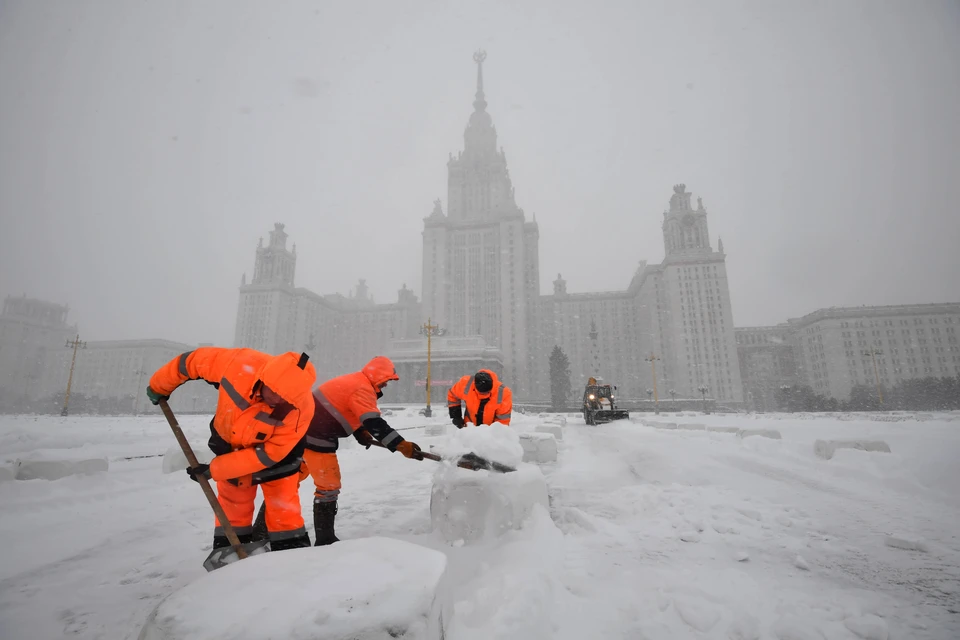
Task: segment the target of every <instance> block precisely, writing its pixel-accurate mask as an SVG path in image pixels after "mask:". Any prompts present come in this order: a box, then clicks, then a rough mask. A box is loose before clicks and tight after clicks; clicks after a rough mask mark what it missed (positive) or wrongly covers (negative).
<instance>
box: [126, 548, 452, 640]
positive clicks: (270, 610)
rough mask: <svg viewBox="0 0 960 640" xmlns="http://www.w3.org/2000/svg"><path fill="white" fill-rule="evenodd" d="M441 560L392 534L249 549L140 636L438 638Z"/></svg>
mask: <svg viewBox="0 0 960 640" xmlns="http://www.w3.org/2000/svg"><path fill="white" fill-rule="evenodd" d="M446 564H447V558H446V556H445V555H444V554H442V553H440V552H439V551H434V550H432V549H427V548H426V547H421V546H419V545H415V544H411V543H409V542H403V541H400V540H394V539H391V538H360V539H357V540H344V541H341V542H338V543H337V544H334V545H330V546H326V547H309V548H306V549H291V550H288V551H280V552H276V553H265V554H262V555H257V556H251V557H249V558H247V559H246V560H241V561H239V562H235V563H233V564H229V565H227V566H225V567H223V568H222V569H218V570H216V571H212V572H210V573H207V574H205V575H202V576H201V577H200V578H198V579H197V580H196V581H194V582H192V583H190V584H188V585H187V586H185V587H183V588H182V589H180V590H179V591H175V592H174V593H172V594H170V595H169V596H168V597H167V598H166V599H164V600H163V601H161V602H160V604H159V605H157V608H156V609H154V611H153V612H152V613H151V614H150V616H149V617H148V618H147V621H146V623H145V624H144V626H143V629H142V630H141V632H140V640H174V639H176V640H201V639H203V640H213V639H214V638H223V639H226V638H237V639H238V640H242V639H250V640H253V639H260V638H324V639H325V640H346V639H348V638H349V639H351V640H354V639H357V640H373V639H374V638H376V639H380V638H411V639H413V638H425V639H427V638H430V639H436V638H442V637H443V631H442V628H441V627H442V622H441V620H440V604H441V603H440V602H439V601H438V598H437V589H438V586H439V584H440V580H441V578H442V577H443V574H444V571H445V570H446Z"/></svg>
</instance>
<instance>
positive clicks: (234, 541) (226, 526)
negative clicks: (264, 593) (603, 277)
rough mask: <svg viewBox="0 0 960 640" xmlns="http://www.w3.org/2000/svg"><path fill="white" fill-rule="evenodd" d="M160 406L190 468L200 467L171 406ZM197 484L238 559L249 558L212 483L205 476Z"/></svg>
mask: <svg viewBox="0 0 960 640" xmlns="http://www.w3.org/2000/svg"><path fill="white" fill-rule="evenodd" d="M159 404H160V410H161V411H163V415H164V417H165V418H166V419H167V422H168V423H169V424H170V429H172V430H173V436H174V437H175V438H176V439H177V443H179V445H180V448H181V449H183V455H185V456H186V457H187V462H189V463H190V467H191V468H193V467H197V466H199V465H200V461H199V460H197V456H196V455H194V453H193V448H191V447H190V443H189V442H188V441H187V436H185V435H184V434H183V429H181V428H180V425H179V424H178V423H177V418H176V416H174V415H173V411H172V410H171V409H170V405H168V404H167V401H166V400H161V401H160V403H159ZM197 482H198V483H199V484H200V488H201V489H203V495H205V496H207V502H209V503H210V507H211V508H212V509H213V512H214V513H215V514H216V516H217V520H219V521H220V526H221V527H222V528H223V533H224V535H226V536H227V540H228V541H229V542H230V546H232V547H233V550H234V551H236V552H237V557H238V558H240V559H241V560H243V559H244V558H246V557H247V550H246V549H244V548H243V545H241V544H240V538H238V537H237V532H236V531H234V530H233V525H231V524H230V521H229V520H228V519H227V514H226V513H224V511H223V506H222V505H221V504H220V501H219V500H217V494H216V493H214V492H213V487H211V486H210V481H209V480H207V478H206V477H205V476H197Z"/></svg>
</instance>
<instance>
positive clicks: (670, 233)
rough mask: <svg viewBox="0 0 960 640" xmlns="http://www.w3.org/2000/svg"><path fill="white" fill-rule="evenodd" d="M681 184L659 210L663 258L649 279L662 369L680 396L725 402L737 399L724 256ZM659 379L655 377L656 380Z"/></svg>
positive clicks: (737, 375)
mask: <svg viewBox="0 0 960 640" xmlns="http://www.w3.org/2000/svg"><path fill="white" fill-rule="evenodd" d="M690 199H691V194H690V192H689V191H687V187H686V185H684V184H678V185H676V186H674V188H673V195H672V196H671V197H670V205H669V208H668V209H667V210H666V211H664V213H663V225H662V228H663V245H664V254H665V257H664V261H663V264H662V265H661V266H660V269H658V271H657V273H656V274H655V275H653V276H652V279H653V280H654V281H655V282H656V285H657V296H658V299H657V305H656V308H657V315H656V317H655V318H654V323H655V325H656V326H657V327H658V332H659V335H660V341H659V342H660V349H661V352H662V353H661V357H662V358H663V366H662V367H661V368H662V369H663V371H664V372H665V373H666V374H667V375H669V376H670V380H669V381H667V384H669V385H671V386H672V387H673V388H675V389H676V390H677V391H678V392H680V393H682V394H684V396H686V397H695V396H696V395H698V392H697V388H698V387H699V386H700V385H706V386H707V387H708V388H709V389H710V391H709V392H708V395H709V396H710V397H712V398H716V399H717V400H718V401H723V402H728V403H731V404H736V403H740V402H742V401H743V385H742V384H741V379H740V364H739V360H738V357H737V343H736V336H735V334H734V331H733V312H732V306H731V302H730V286H729V281H728V279H727V268H726V255H725V254H724V253H723V244H722V243H720V244H719V245H718V247H717V250H716V251H714V249H713V248H712V245H711V242H710V231H709V228H708V226H707V210H706V208H704V206H703V200H702V199H701V198H697V206H696V208H694V207H693V206H691V204H690ZM662 382H663V381H661V383H662Z"/></svg>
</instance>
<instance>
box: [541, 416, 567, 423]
mask: <svg viewBox="0 0 960 640" xmlns="http://www.w3.org/2000/svg"><path fill="white" fill-rule="evenodd" d="M544 422H548V423H549V422H553V423H555V424H559V425H565V424H567V417H566V416H561V415H558V414H553V415H550V416H547V417H546V418H545V419H544Z"/></svg>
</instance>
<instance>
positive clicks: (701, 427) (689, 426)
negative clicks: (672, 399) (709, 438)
mask: <svg viewBox="0 0 960 640" xmlns="http://www.w3.org/2000/svg"><path fill="white" fill-rule="evenodd" d="M706 428H707V425H705V424H696V423H693V422H689V423H679V424H677V429H686V430H687V431H705V430H706Z"/></svg>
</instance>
